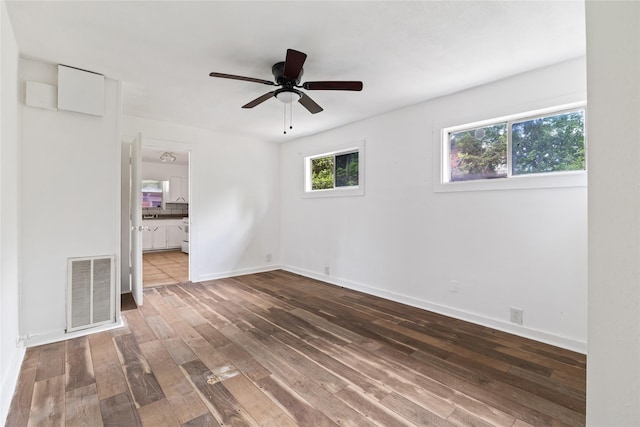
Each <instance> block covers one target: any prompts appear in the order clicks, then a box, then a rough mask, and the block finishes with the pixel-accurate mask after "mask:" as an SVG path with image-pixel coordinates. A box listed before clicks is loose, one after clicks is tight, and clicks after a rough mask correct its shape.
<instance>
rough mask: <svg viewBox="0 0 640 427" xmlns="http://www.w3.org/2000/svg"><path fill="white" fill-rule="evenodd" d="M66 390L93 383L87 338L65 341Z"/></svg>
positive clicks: (91, 362) (93, 376)
mask: <svg viewBox="0 0 640 427" xmlns="http://www.w3.org/2000/svg"><path fill="white" fill-rule="evenodd" d="M66 345H67V348H66V375H67V384H66V390H67V391H69V390H74V389H76V388H80V387H84V386H87V385H89V384H95V382H96V379H95V374H94V371H93V361H92V359H91V349H90V348H89V339H88V338H87V337H79V338H74V339H71V340H68V341H66Z"/></svg>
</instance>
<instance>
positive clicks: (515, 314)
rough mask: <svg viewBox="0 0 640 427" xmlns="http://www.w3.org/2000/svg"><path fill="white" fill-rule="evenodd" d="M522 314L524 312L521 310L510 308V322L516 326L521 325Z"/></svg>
mask: <svg viewBox="0 0 640 427" xmlns="http://www.w3.org/2000/svg"><path fill="white" fill-rule="evenodd" d="M523 314H524V310H523V309H521V308H515V307H511V322H512V323H517V324H518V325H522V315H523Z"/></svg>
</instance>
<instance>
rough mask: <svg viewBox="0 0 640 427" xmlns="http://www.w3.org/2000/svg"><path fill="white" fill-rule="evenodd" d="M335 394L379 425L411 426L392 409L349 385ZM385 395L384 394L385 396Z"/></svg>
mask: <svg viewBox="0 0 640 427" xmlns="http://www.w3.org/2000/svg"><path fill="white" fill-rule="evenodd" d="M336 396H337V397H338V398H339V399H340V400H342V401H343V402H345V403H346V404H348V405H349V406H351V407H352V408H353V409H355V410H356V411H358V412H359V413H360V414H362V416H364V417H366V418H367V419H369V420H371V421H373V422H374V423H376V424H378V425H381V426H411V425H413V424H411V423H410V422H409V421H407V420H405V419H403V418H401V417H399V416H398V415H397V414H395V413H394V412H393V411H391V410H388V409H387V408H385V407H384V406H382V405H380V402H378V401H377V400H373V399H371V398H370V397H368V396H367V395H366V394H363V393H360V392H359V391H357V390H355V389H354V388H352V387H351V386H349V387H346V388H343V389H342V390H340V391H339V392H337V393H336ZM385 397H386V396H385Z"/></svg>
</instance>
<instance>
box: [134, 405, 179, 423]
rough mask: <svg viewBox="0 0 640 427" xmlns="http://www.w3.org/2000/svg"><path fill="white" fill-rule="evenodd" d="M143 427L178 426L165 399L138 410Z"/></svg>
mask: <svg viewBox="0 0 640 427" xmlns="http://www.w3.org/2000/svg"><path fill="white" fill-rule="evenodd" d="M138 415H139V416H140V421H141V422H142V426H143V427H177V426H180V423H179V422H178V419H177V418H176V415H175V414H174V412H173V408H172V407H171V404H170V403H169V401H168V400H167V399H160V400H157V401H155V402H153V403H150V404H148V405H147V406H143V407H142V408H139V409H138Z"/></svg>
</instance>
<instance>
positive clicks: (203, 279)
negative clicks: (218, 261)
mask: <svg viewBox="0 0 640 427" xmlns="http://www.w3.org/2000/svg"><path fill="white" fill-rule="evenodd" d="M281 269H282V266H281V265H274V264H269V265H264V266H261V267H252V268H243V269H240V270H230V271H223V272H220V273H209V274H203V275H200V276H198V277H197V278H195V279H192V281H193V282H206V281H208V280H216V279H226V278H228V277H235V276H244V275H245V274H255V273H265V272H267V271H274V270H281Z"/></svg>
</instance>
